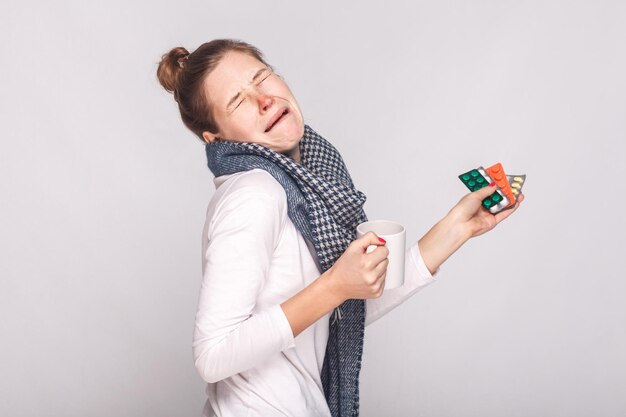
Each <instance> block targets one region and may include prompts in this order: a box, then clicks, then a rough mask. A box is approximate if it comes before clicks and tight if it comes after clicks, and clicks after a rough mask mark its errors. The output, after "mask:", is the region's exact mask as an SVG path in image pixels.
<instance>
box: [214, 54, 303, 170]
mask: <svg viewBox="0 0 626 417" xmlns="http://www.w3.org/2000/svg"><path fill="white" fill-rule="evenodd" d="M204 89H205V92H206V95H207V97H208V98H209V103H210V105H211V108H212V110H213V117H214V118H215V121H216V122H217V126H218V128H219V130H220V131H219V132H218V133H217V134H213V133H211V132H208V131H207V132H203V134H202V136H203V137H204V140H205V141H206V142H207V143H212V142H213V141H215V140H220V139H226V140H230V141H236V142H253V143H258V144H261V145H264V146H267V147H268V148H270V149H272V150H274V151H276V152H279V153H282V154H286V155H287V156H290V157H291V158H292V159H294V160H295V161H296V162H298V163H299V162H300V139H301V138H302V135H303V134H304V119H303V118H302V112H301V111H300V107H299V106H298V103H297V102H296V99H295V97H294V96H293V94H291V90H289V87H288V86H287V84H285V82H284V81H283V80H282V78H280V77H279V76H278V75H277V74H275V73H273V72H272V71H271V70H270V69H269V68H268V67H266V66H265V65H264V64H263V63H262V62H261V61H259V60H257V59H256V58H254V57H252V56H250V55H248V54H245V53H241V52H229V53H227V54H226V55H224V57H222V59H221V60H220V62H219V63H218V65H217V66H216V67H215V69H214V70H213V71H211V73H209V75H208V76H207V77H206V78H205V80H204Z"/></svg>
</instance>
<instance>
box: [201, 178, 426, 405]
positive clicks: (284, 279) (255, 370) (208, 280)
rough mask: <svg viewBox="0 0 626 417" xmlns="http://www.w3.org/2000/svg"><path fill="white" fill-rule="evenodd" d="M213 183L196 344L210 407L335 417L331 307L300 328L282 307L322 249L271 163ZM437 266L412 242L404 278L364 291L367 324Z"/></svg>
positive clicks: (315, 270)
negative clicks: (295, 217)
mask: <svg viewBox="0 0 626 417" xmlns="http://www.w3.org/2000/svg"><path fill="white" fill-rule="evenodd" d="M214 183H215V187H216V192H215V194H214V195H213V197H212V198H211V201H210V203H209V207H208V209H207V217H206V223H205V226H204V230H203V236H202V255H203V256H202V275H203V278H202V286H201V288H200V296H199V302H198V309H197V313H196V319H195V330H194V335H193V345H192V346H193V357H194V361H195V366H196V368H197V370H198V372H199V374H200V376H201V377H202V379H204V380H205V381H206V382H207V383H208V384H207V388H206V393H207V396H208V399H207V401H206V404H205V407H204V410H203V416H219V417H231V416H232V417H248V416H258V417H273V416H294V417H303V416H311V417H312V416H323V417H330V411H329V409H328V405H327V404H326V400H325V398H324V391H323V388H322V383H321V379H320V373H321V370H322V364H323V363H324V354H325V352H326V342H327V340H328V328H329V318H330V315H331V313H332V312H329V313H327V314H326V315H325V316H324V317H322V318H321V319H319V320H318V321H317V322H315V323H314V324H313V325H311V326H309V327H308V328H307V329H305V330H304V331H303V332H302V333H300V334H299V335H298V336H297V337H296V338H294V337H293V333H292V331H291V327H290V325H289V321H288V320H287V317H286V316H285V314H284V312H283V310H282V308H281V307H280V304H281V303H283V302H284V301H286V300H287V299H289V298H290V297H292V296H293V295H295V294H296V293H298V292H299V291H301V290H302V289H304V288H305V287H306V286H308V285H309V284H311V283H312V282H313V281H315V280H316V279H317V278H318V277H319V276H320V275H321V268H320V267H319V265H318V264H317V258H316V257H315V256H314V253H315V249H314V247H313V245H312V244H311V243H310V242H309V241H308V240H307V239H305V238H304V237H303V236H302V234H301V233H300V232H299V231H298V230H297V229H296V227H295V225H294V224H293V223H292V221H291V219H290V218H289V216H288V214H287V196H286V194H285V190H284V189H283V187H282V185H281V184H280V183H279V182H278V181H276V179H275V178H274V177H273V176H272V175H271V174H270V173H268V172H267V171H265V170H263V169H258V168H256V169H252V170H249V171H242V172H238V173H235V174H230V175H223V176H220V177H216V178H214ZM437 275H438V271H436V272H435V273H434V274H432V275H431V273H430V272H429V270H428V268H427V267H426V265H425V264H424V261H423V260H422V258H421V255H420V253H419V248H418V245H417V243H415V244H413V245H411V246H410V247H409V248H408V249H407V251H406V260H405V282H404V285H403V286H402V287H399V288H394V289H389V290H385V291H384V293H383V295H382V296H381V297H379V298H376V299H368V300H366V311H367V315H366V321H365V324H366V326H367V325H369V324H371V323H372V322H373V321H375V320H377V319H378V318H380V317H382V316H383V315H385V314H386V313H388V312H389V311H390V310H392V309H393V308H395V307H396V306H398V305H399V304H401V303H402V302H403V301H405V300H406V299H408V298H409V297H410V296H411V295H413V294H415V293H416V292H417V291H419V290H420V289H421V288H423V287H424V286H426V285H427V284H429V283H431V282H432V281H433V280H434V279H435V277H436V276H437Z"/></svg>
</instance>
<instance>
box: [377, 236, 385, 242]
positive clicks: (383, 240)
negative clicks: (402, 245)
mask: <svg viewBox="0 0 626 417" xmlns="http://www.w3.org/2000/svg"><path fill="white" fill-rule="evenodd" d="M378 240H380V241H381V242H383V243H387V241H386V240H385V239H383V238H382V237H379V238H378Z"/></svg>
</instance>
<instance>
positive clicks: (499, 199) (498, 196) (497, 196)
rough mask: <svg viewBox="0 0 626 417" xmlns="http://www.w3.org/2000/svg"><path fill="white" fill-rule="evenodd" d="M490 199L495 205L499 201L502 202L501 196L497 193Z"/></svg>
mask: <svg viewBox="0 0 626 417" xmlns="http://www.w3.org/2000/svg"><path fill="white" fill-rule="evenodd" d="M491 198H492V199H493V201H495V202H496V203H499V202H500V201H502V196H501V195H500V194H498V193H495V194H494V195H493V196H491Z"/></svg>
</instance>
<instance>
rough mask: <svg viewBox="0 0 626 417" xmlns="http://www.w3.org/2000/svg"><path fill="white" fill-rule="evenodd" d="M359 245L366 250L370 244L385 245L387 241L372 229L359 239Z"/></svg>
mask: <svg viewBox="0 0 626 417" xmlns="http://www.w3.org/2000/svg"><path fill="white" fill-rule="evenodd" d="M358 242H359V247H360V248H361V249H363V250H366V249H367V248H368V247H369V246H370V245H378V246H380V245H384V244H385V243H387V242H386V241H385V239H383V238H382V237H378V235H377V234H376V233H374V232H372V231H369V232H367V233H366V234H364V235H363V236H361V238H360V239H358Z"/></svg>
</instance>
